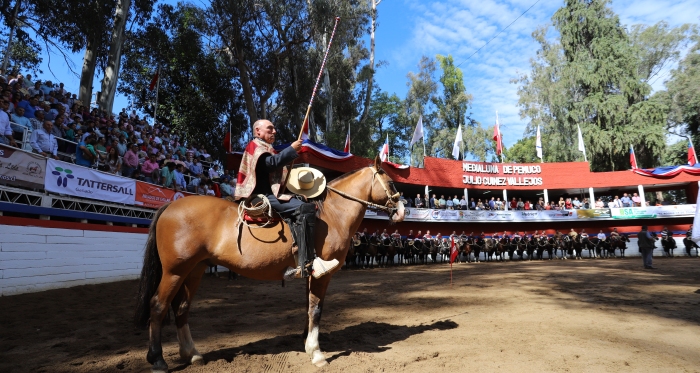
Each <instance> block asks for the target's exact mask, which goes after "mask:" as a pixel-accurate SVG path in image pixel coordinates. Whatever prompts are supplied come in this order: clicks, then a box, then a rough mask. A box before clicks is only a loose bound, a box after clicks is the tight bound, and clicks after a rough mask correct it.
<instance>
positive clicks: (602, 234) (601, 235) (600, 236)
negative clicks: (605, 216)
mask: <svg viewBox="0 0 700 373" xmlns="http://www.w3.org/2000/svg"><path fill="white" fill-rule="evenodd" d="M598 239H599V240H601V241H605V233H603V230H602V229H601V230H600V232H598Z"/></svg>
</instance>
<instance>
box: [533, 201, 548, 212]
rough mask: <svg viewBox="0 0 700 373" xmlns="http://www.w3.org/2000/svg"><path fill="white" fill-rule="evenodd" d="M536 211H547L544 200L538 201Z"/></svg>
mask: <svg viewBox="0 0 700 373" xmlns="http://www.w3.org/2000/svg"><path fill="white" fill-rule="evenodd" d="M535 209H536V210H537V211H542V210H545V209H546V208H545V205H544V199H542V198H540V200H539V201H537V204H536V205H535Z"/></svg>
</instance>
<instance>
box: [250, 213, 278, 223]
mask: <svg viewBox="0 0 700 373" xmlns="http://www.w3.org/2000/svg"><path fill="white" fill-rule="evenodd" d="M243 220H245V221H246V222H247V223H254V224H265V223H267V222H268V221H269V222H272V223H276V222H279V221H282V218H281V217H280V216H279V215H277V214H275V215H274V216H273V217H272V218H270V217H269V216H267V215H264V216H261V217H252V216H249V215H248V211H244V213H243Z"/></svg>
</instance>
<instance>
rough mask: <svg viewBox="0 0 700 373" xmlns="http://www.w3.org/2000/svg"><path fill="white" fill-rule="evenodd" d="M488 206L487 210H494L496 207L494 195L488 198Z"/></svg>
mask: <svg viewBox="0 0 700 373" xmlns="http://www.w3.org/2000/svg"><path fill="white" fill-rule="evenodd" d="M488 208H489V210H495V209H496V198H495V197H491V199H490V200H489V206H488Z"/></svg>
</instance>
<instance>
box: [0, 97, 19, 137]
mask: <svg viewBox="0 0 700 373" xmlns="http://www.w3.org/2000/svg"><path fill="white" fill-rule="evenodd" d="M9 106H10V102H9V101H8V100H7V99H6V98H2V99H0V144H5V145H10V146H14V147H17V143H16V142H15V138H14V137H12V126H11V125H10V116H9V115H7V113H6V112H5V111H6V110H7V108H8V107H9Z"/></svg>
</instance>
